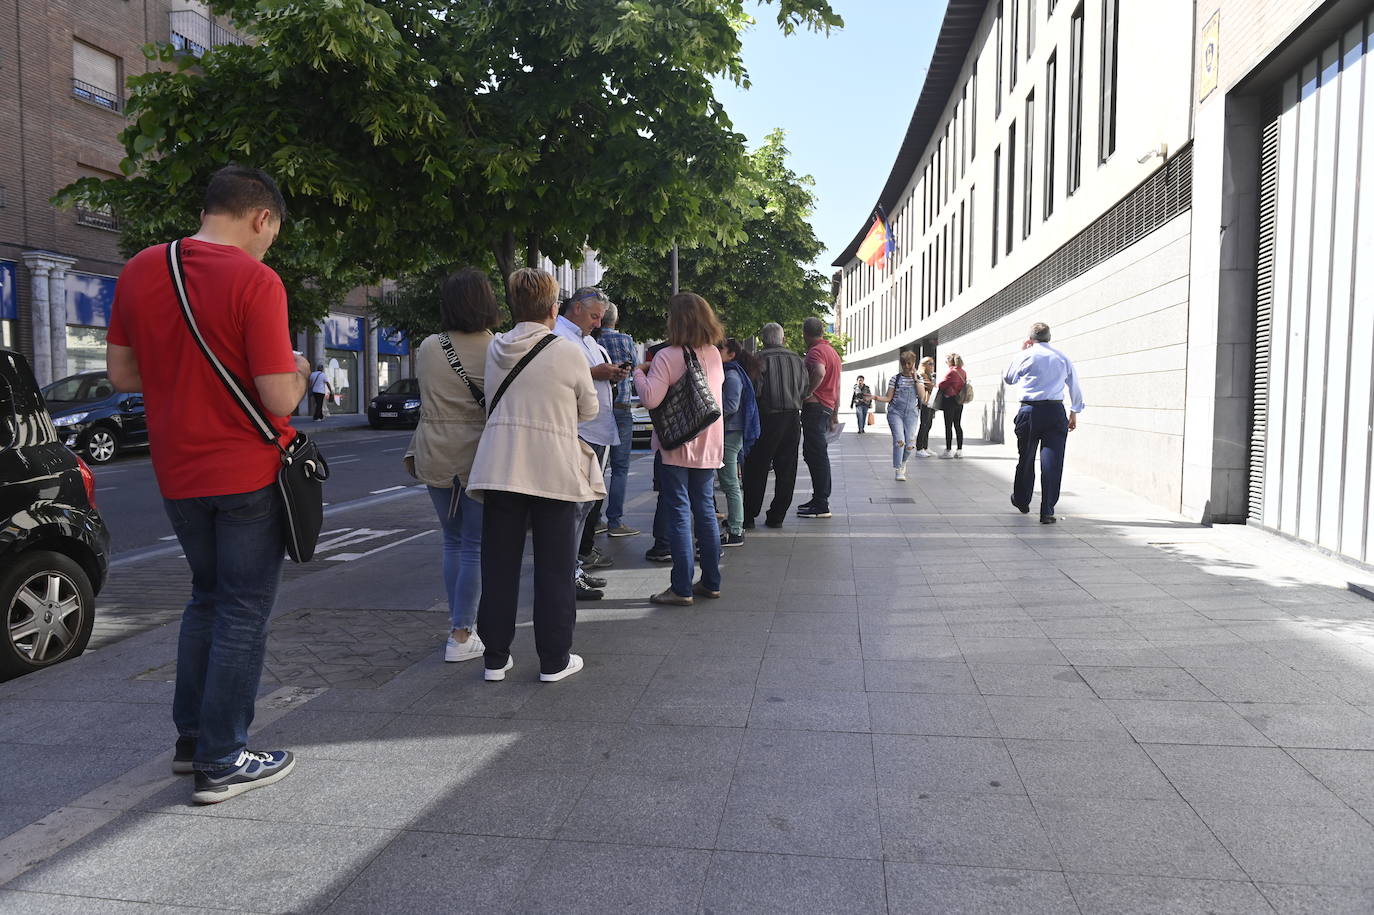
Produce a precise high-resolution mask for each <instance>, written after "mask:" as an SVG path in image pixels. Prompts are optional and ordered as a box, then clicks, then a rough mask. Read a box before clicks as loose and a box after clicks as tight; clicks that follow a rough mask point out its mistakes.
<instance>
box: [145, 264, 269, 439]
mask: <svg viewBox="0 0 1374 915" xmlns="http://www.w3.org/2000/svg"><path fill="white" fill-rule="evenodd" d="M181 241H182V240H181V239H177V240H176V241H174V242H172V243H171V244H170V245H168V246H167V269H168V270H169V271H171V274H172V288H173V289H174V290H176V294H177V301H178V302H180V303H181V316H182V317H183V318H185V319H186V327H187V328H188V329H189V330H190V331H191V337H192V339H194V340H195V341H196V346H198V347H200V351H201V352H202V353H204V354H205V358H206V359H207V360H208V361H209V363H210V365H211V367H213V368H214V370H215V374H216V375H218V376H219V380H220V381H221V382H222V383H223V384H224V389H225V390H226V391H228V392H229V396H230V397H232V398H233V399H234V402H235V403H237V404H238V405H239V408H240V409H242V410H243V412H244V415H245V416H247V417H248V422H249V423H250V424H251V425H252V426H253V428H254V429H256V430H257V432H258V434H259V435H261V436H262V439H263V441H265V442H267V443H268V444H269V445H272V446H273V447H275V448H276V449H277V450H278V451H279V452H281V456H282V457H283V458H285V457H287V454H286V449H285V448H283V447H282V446H281V442H280V441H279V440H278V434H277V429H276V427H275V426H273V425H272V421H271V420H269V419H268V418H267V417H266V416H265V415H264V414H263V412H262V410H260V409H259V408H258V405H257V404H256V403H255V402H254V401H253V398H252V397H250V396H249V394H248V389H247V387H245V386H244V384H243V382H242V381H240V380H239V379H238V378H236V377H234V374H233V372H230V371H229V370H228V369H227V368H225V367H224V363H223V362H220V361H219V357H218V356H216V355H215V353H214V350H212V349H210V344H208V343H206V342H205V337H204V336H203V335H202V334H201V332H200V327H199V326H198V325H197V324H196V316H195V314H194V313H193V312H192V311H191V300H190V299H189V298H188V297H187V294H186V276H185V274H184V273H183V272H182V269H181Z"/></svg>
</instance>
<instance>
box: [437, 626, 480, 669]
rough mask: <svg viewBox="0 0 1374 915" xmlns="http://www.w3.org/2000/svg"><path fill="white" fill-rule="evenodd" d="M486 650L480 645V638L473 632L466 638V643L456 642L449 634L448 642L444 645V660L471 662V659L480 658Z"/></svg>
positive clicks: (451, 634)
mask: <svg viewBox="0 0 1374 915" xmlns="http://www.w3.org/2000/svg"><path fill="white" fill-rule="evenodd" d="M486 650H487V646H485V645H483V644H482V640H481V638H479V637H478V635H477V633H475V632H474V633H472V634H470V635H469V636H468V640H467V641H466V642H460V641H458V640H457V639H455V638H454V637H453V633H449V636H448V642H447V643H446V644H445V645H444V660H445V661H449V662H454V661H471V660H472V659H473V658H480V657H481V656H482V652H484V651H486Z"/></svg>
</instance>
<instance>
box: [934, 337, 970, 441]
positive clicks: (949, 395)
mask: <svg viewBox="0 0 1374 915" xmlns="http://www.w3.org/2000/svg"><path fill="white" fill-rule="evenodd" d="M967 387H968V373H967V372H965V371H964V360H963V357H961V356H960V355H959V354H958V353H950V354H949V355H948V356H946V357H945V377H944V378H941V379H940V384H939V389H940V395H941V397H940V409H941V410H942V411H944V414H945V450H944V453H943V454H941V455H940V457H942V458H961V457H963V456H964V404H965V403H967V398H966V397H965V394H966V393H969V394H971V393H972V388H969V390H968V391H967V392H966V391H965V390H964V389H965V388H967ZM956 435H957V436H958V439H957V440H958V443H959V447H958V448H957V449H955V450H951V448H952V446H953V444H954V442H955V440H956V439H955V436H956Z"/></svg>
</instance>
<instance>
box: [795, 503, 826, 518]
mask: <svg viewBox="0 0 1374 915" xmlns="http://www.w3.org/2000/svg"><path fill="white" fill-rule="evenodd" d="M797 517H798V518H829V517H830V509H829V508H828V507H824V506H820V505H807V506H804V507H802V508H799V509H797Z"/></svg>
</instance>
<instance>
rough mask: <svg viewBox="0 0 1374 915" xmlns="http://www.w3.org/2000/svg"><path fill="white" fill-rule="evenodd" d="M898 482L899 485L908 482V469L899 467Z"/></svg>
mask: <svg viewBox="0 0 1374 915" xmlns="http://www.w3.org/2000/svg"><path fill="white" fill-rule="evenodd" d="M897 482H898V483H905V482H906V467H898V468H897Z"/></svg>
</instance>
